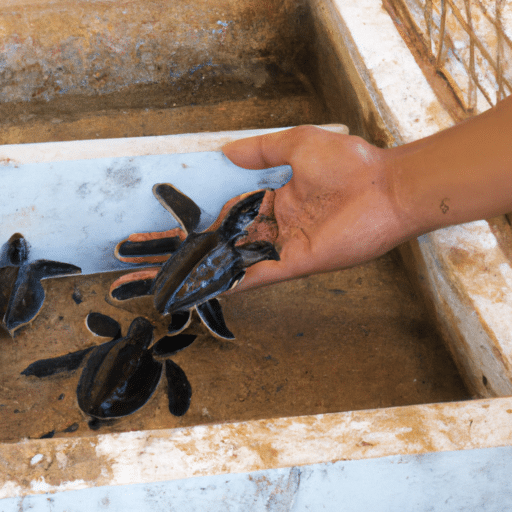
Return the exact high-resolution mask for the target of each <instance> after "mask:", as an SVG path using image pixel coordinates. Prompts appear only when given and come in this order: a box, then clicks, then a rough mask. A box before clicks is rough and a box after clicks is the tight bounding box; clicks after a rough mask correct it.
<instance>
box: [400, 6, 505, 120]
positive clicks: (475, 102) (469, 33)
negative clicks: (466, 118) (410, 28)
mask: <svg viewBox="0 0 512 512" xmlns="http://www.w3.org/2000/svg"><path fill="white" fill-rule="evenodd" d="M395 2H401V3H402V4H403V5H402V7H403V6H405V9H406V10H407V11H408V15H409V16H410V18H411V19H412V21H413V22H414V30H416V31H417V32H418V34H419V35H420V36H421V37H422V38H423V42H424V45H425V46H424V47H425V48H426V49H427V52H428V55H427V56H426V58H427V59H428V60H429V61H430V62H432V63H433V64H434V65H435V68H436V72H437V73H439V74H441V75H443V76H444V77H445V78H446V80H447V81H448V82H449V83H450V85H451V87H452V89H453V91H454V92H455V94H456V95H457V97H458V99H459V101H460V103H461V105H462V106H463V108H464V109H465V110H466V112H467V113H470V114H471V113H478V112H482V111H483V110H486V109H487V108H489V107H490V106H493V105H495V104H496V103H497V102H498V101H499V100H501V99H503V98H504V97H506V96H508V95H509V94H510V93H511V92H512V1H511V0H393V1H392V2H391V3H393V4H394V3H395ZM401 12H402V13H403V12H404V9H402V11H401Z"/></svg>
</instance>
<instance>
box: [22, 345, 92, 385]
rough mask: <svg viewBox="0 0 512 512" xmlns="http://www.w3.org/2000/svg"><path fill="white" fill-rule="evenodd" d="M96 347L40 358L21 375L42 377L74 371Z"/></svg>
mask: <svg viewBox="0 0 512 512" xmlns="http://www.w3.org/2000/svg"><path fill="white" fill-rule="evenodd" d="M95 348H96V347H89V348H85V349H83V350H77V351H76V352H70V353H69V354H66V355H64V356H59V357H52V358H49V359H40V360H39V361H36V362H34V363H32V364H30V365H29V366H27V367H26V368H25V369H24V370H23V371H22V372H21V375H25V376H27V377H30V376H34V377H39V378H42V377H49V376H50V375H56V374H57V373H62V372H73V371H75V370H76V369H77V368H79V367H80V365H81V364H82V362H83V360H84V359H85V357H86V356H87V354H89V352H91V350H93V349H95Z"/></svg>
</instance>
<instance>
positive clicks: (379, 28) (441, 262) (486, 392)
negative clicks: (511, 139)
mask: <svg viewBox="0 0 512 512" xmlns="http://www.w3.org/2000/svg"><path fill="white" fill-rule="evenodd" d="M330 3H332V5H333V9H334V10H335V11H336V12H337V14H338V15H339V16H340V18H341V19H342V20H343V30H341V31H340V36H341V37H344V38H345V39H346V40H347V41H348V44H349V45H354V46H355V47H356V48H357V52H352V53H351V55H352V57H353V58H354V59H355V60H356V61H357V62H355V65H356V67H359V68H364V72H365V73H367V79H366V87H367V88H368V90H369V91H370V93H371V96H372V99H373V101H374V102H375V103H376V104H380V109H379V110H380V111H381V112H391V115H390V116H385V118H384V121H385V122H386V123H387V124H388V129H389V130H390V132H392V133H393V134H395V136H396V138H397V139H398V140H401V141H402V142H411V141H413V140H417V139H419V138H422V137H425V136H428V135H431V134H433V133H436V132H438V131H440V130H443V129H445V128H448V127H449V126H451V125H452V124H453V122H452V120H451V119H450V117H449V116H448V114H447V113H446V112H445V111H444V109H443V108H442V106H441V104H440V103H439V101H438V100H437V98H436V96H435V94H434V93H433V91H432V90H431V88H430V86H429V84H428V82H427V80H426V79H425V77H424V76H423V73H422V72H421V70H420V68H419V67H418V66H417V64H416V62H415V60H414V58H413V56H412V55H411V53H410V52H409V50H408V48H407V46H406V44H405V43H404V42H403V40H402V38H401V36H400V34H399V33H398V31H397V30H396V27H395V25H394V24H393V22H392V20H391V18H390V17H389V15H388V14H387V13H386V12H385V10H384V8H383V7H382V4H381V2H380V1H379V0H362V1H360V2H359V1H358V2H352V1H350V0H331V2H330ZM347 32H348V33H347ZM454 250H459V251H462V252H463V253H466V254H467V258H465V261H464V264H463V265H460V264H458V263H457V261H456V258H454V252H453V251H454ZM420 252H421V255H420V258H421V259H422V262H421V263H422V264H425V265H426V269H427V270H426V272H427V276H425V277H426V280H427V282H428V283H430V293H429V294H430V298H431V300H432V301H433V302H434V304H435V307H436V311H437V314H438V317H439V319H440V322H441V323H442V325H443V327H444V330H445V333H446V334H447V336H448V339H447V342H448V344H449V345H450V349H451V351H452V353H453V354H454V355H455V360H456V362H457V364H458V366H459V367H460V368H461V369H462V373H463V374H464V375H465V377H466V379H467V380H468V382H469V383H470V384H471V387H472V388H473V389H474V390H475V391H477V392H478V393H479V394H481V395H482V396H500V395H501V396H503V395H508V394H511V393H512V334H511V333H512V287H511V280H510V278H509V277H507V276H510V275H512V267H511V263H510V261H509V259H508V258H507V256H506V255H505V253H504V252H503V250H502V249H501V248H500V247H499V244H498V241H497V239H496V236H495V235H494V233H493V232H492V230H491V228H490V226H489V224H488V222H487V221H485V220H481V221H477V222H473V223H469V224H464V225H461V226H453V227H449V228H446V229H443V230H440V231H437V232H434V233H430V234H429V235H427V236H425V237H422V238H420ZM483 376H485V381H486V382H487V385H484V379H483Z"/></svg>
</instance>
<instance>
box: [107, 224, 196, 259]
mask: <svg viewBox="0 0 512 512" xmlns="http://www.w3.org/2000/svg"><path fill="white" fill-rule="evenodd" d="M185 237H186V234H185V232H184V231H183V230H182V229H181V228H174V229H171V230H168V231H162V232H154V233H133V234H131V235H130V236H129V237H128V238H126V239H125V240H122V241H121V242H119V243H118V244H117V245H116V248H115V249H114V256H115V257H116V258H117V259H118V260H119V261H122V262H123V263H146V264H147V263H163V262H164V261H166V260H167V259H168V258H169V256H171V255H172V254H173V253H174V252H176V251H177V250H178V247H179V246H180V245H181V243H182V242H183V240H185Z"/></svg>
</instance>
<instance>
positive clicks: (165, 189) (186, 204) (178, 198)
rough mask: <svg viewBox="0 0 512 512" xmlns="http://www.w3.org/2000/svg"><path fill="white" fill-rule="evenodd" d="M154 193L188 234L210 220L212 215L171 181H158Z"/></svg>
mask: <svg viewBox="0 0 512 512" xmlns="http://www.w3.org/2000/svg"><path fill="white" fill-rule="evenodd" d="M153 194H154V196H155V197H156V198H157V199H158V201H159V202H160V204H161V205H162V206H163V207H164V208H165V209H166V210H167V211H168V212H170V213H171V215H172V216H173V217H174V218H175V219H176V220H177V221H178V222H179V223H180V226H181V228H182V229H183V231H185V233H186V234H187V235H189V234H190V233H192V232H193V231H196V230H197V228H198V227H199V225H200V224H202V223H205V222H208V221H210V220H212V221H213V219H211V217H210V215H209V214H207V213H206V212H205V211H204V210H202V209H201V208H200V207H199V206H198V205H197V204H196V203H195V202H194V201H192V199H190V197H188V196H186V195H185V194H184V193H183V192H181V191H180V190H178V189H177V188H176V187H175V186H174V185H171V184H170V183H157V184H156V185H155V186H154V187H153Z"/></svg>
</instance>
